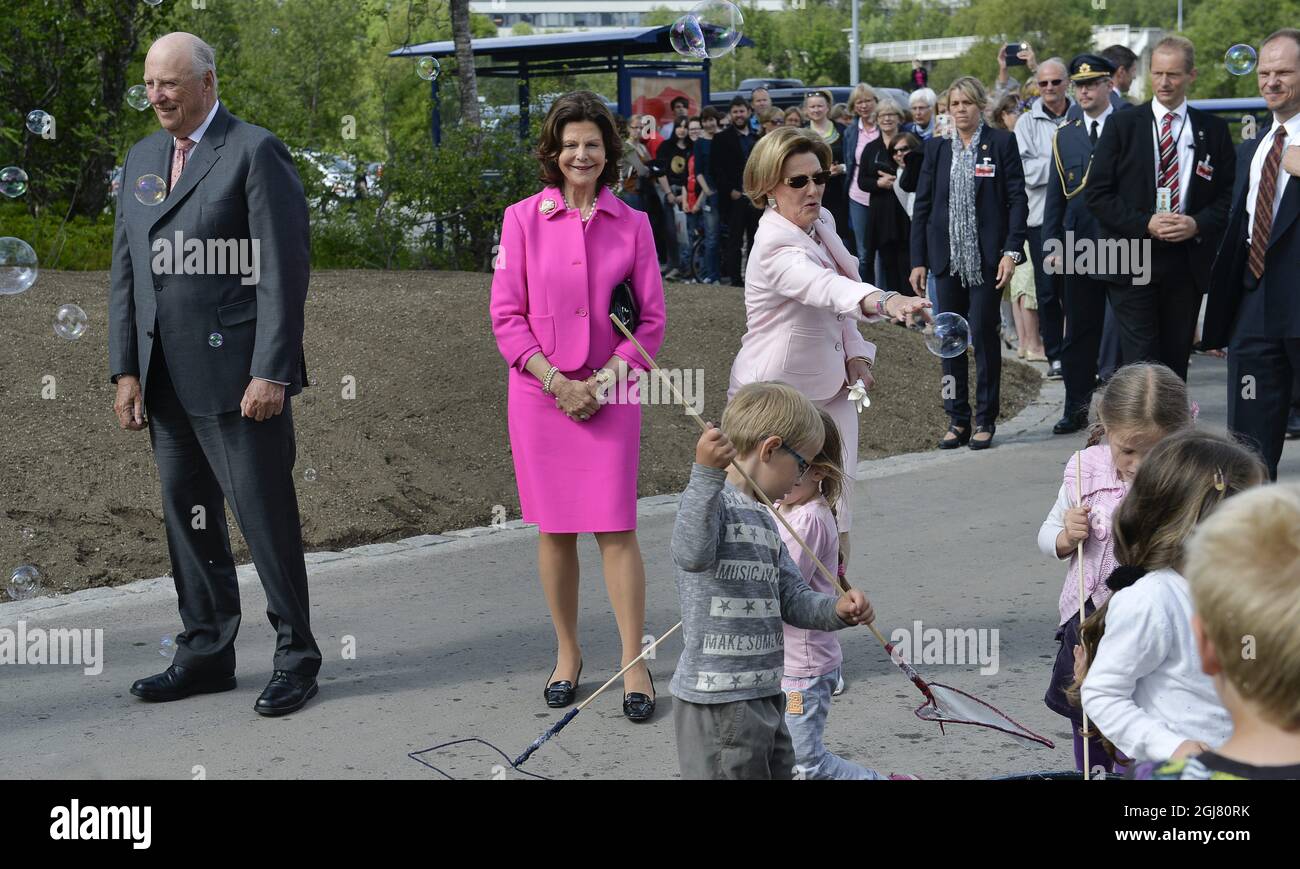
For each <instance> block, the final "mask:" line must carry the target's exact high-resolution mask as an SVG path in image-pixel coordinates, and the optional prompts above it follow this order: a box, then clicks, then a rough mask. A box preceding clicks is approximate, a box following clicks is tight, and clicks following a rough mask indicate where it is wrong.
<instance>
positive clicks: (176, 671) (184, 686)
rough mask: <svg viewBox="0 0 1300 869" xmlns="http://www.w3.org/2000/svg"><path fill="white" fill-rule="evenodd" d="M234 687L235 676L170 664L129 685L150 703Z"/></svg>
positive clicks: (136, 694)
mask: <svg viewBox="0 0 1300 869" xmlns="http://www.w3.org/2000/svg"><path fill="white" fill-rule="evenodd" d="M234 687H235V677H234V676H232V675H230V676H227V675H214V674H212V673H204V672H202V671H200V670H195V669H194V668H192V667H182V666H181V665H179V664H172V665H171V666H170V667H168V668H167V669H166V670H164V671H163V672H161V673H159V674H158V675H156V676H149V677H148V678H145V679H138V680H137V681H136V683H135V684H134V685H132V686H131V693H132V694H134V695H135V696H137V697H139V698H140V699H141V700H148V701H149V702H151V703H165V702H167V701H169V700H184V699H185V698H186V697H189V696H190V695H192V694H217V693H220V692H221V691H232V690H234Z"/></svg>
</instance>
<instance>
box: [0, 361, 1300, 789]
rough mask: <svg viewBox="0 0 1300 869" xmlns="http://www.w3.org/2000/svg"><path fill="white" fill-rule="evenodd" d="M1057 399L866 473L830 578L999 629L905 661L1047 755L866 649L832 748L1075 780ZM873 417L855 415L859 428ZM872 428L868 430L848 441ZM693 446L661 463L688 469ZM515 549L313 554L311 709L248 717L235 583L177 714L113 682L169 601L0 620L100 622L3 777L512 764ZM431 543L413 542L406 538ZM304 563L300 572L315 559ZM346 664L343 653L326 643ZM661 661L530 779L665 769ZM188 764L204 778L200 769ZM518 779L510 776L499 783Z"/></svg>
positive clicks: (650, 566) (538, 642)
mask: <svg viewBox="0 0 1300 869" xmlns="http://www.w3.org/2000/svg"><path fill="white" fill-rule="evenodd" d="M1223 376H1224V367H1223V363H1222V362H1220V361H1218V360H1213V359H1208V358H1204V357H1197V358H1196V359H1195V360H1194V363H1193V367H1192V373H1191V384H1192V393H1193V397H1194V398H1195V399H1196V400H1197V401H1198V402H1199V403H1200V406H1201V421H1202V424H1203V425H1205V426H1207V427H1217V428H1221V427H1222V425H1223V420H1224V395H1223V392H1224V390H1223V385H1222V384H1223ZM1059 400H1060V387H1059V385H1058V384H1049V385H1048V386H1047V387H1046V389H1045V390H1044V393H1043V396H1042V398H1041V399H1040V402H1039V403H1037V404H1035V405H1032V406H1031V407H1030V408H1028V409H1027V410H1026V412H1025V413H1023V414H1021V415H1020V416H1019V417H1018V418H1017V419H1016V420H1014V421H1010V422H1007V423H1004V424H1003V426H1002V428H1001V429H1000V430H999V432H998V445H997V447H996V448H995V449H992V450H989V451H987V452H983V453H971V452H969V451H967V450H958V451H955V452H954V453H940V452H937V451H936V452H933V453H926V454H916V455H912V456H902V457H896V458H894V459H887V460H881V461H878V462H871V463H866V465H865V474H866V476H867V481H866V482H865V484H864V485H861V486H859V488H858V493H859V494H858V496H857V497H858V499H859V503H858V504H856V505H855V509H856V511H857V515H858V516H860V517H861V519H860V522H861V525H860V527H859V528H858V529H857V530H856V532H855V544H854V552H853V563H852V565H851V574H850V576H851V578H852V579H853V580H855V581H856V583H857V584H858V585H859V586H861V587H863V588H865V589H866V590H867V592H868V594H869V595H870V596H871V598H872V600H873V602H874V604H875V607H876V611H877V613H879V622H878V624H879V625H880V627H881V628H882V629H883V630H884V631H885V633H886V634H888V633H889V632H890V631H891V630H893V629H895V628H907V629H909V630H910V629H912V627H913V624H914V622H915V621H918V620H919V621H920V622H922V624H923V626H924V627H926V628H941V629H945V628H963V629H964V628H976V629H990V630H991V629H996V630H997V631H998V638H999V644H998V652H999V655H998V670H997V672H996V673H993V674H989V675H981V674H980V672H979V669H980V668H979V666H978V664H971V665H940V664H922V665H921V666H920V667H919V669H920V670H921V672H922V673H923V674H925V675H927V676H928V677H929V678H931V679H933V680H936V681H941V682H947V683H950V684H952V685H954V686H957V687H961V688H963V689H965V690H967V691H970V692H972V693H974V694H976V695H978V696H979V697H981V698H984V699H985V700H987V701H989V702H990V703H993V704H995V705H997V706H999V707H1001V708H1002V709H1003V710H1004V711H1006V712H1008V713H1009V714H1011V715H1012V716H1013V717H1014V718H1016V719H1018V720H1020V721H1021V723H1023V724H1024V725H1025V726H1027V727H1029V728H1031V729H1034V730H1037V731H1039V732H1040V733H1043V734H1044V735H1047V736H1049V737H1050V738H1052V739H1054V740H1056V741H1057V745H1058V747H1057V748H1056V749H1055V750H1050V749H1047V748H1042V747H1035V746H1032V745H1027V744H1022V743H1019V742H1017V741H1015V740H1013V739H1011V738H1009V737H1006V736H1003V735H1001V734H998V733H995V732H992V731H986V730H982V729H975V728H962V727H950V728H948V731H947V734H946V735H943V734H940V732H939V730H938V728H937V727H936V726H934V725H932V724H929V723H926V722H923V721H920V720H918V719H917V718H916V717H915V716H914V715H913V714H912V709H913V708H915V707H916V706H917V705H918V702H919V699H920V695H919V694H917V693H916V691H915V689H914V688H913V687H912V686H911V685H910V683H908V682H907V681H905V680H904V679H903V678H902V677H901V676H900V675H898V673H897V671H896V670H895V669H894V667H893V665H892V664H891V663H890V662H889V661H888V659H887V658H886V656H885V655H884V653H883V652H882V651H881V649H880V648H879V646H878V645H877V644H876V642H875V640H874V639H873V638H872V637H871V635H870V634H869V633H868V632H866V631H865V630H861V629H856V630H855V629H850V630H848V631H845V632H843V633H842V634H841V638H842V639H843V642H844V650H845V661H846V662H845V672H846V676H847V679H848V682H849V688H848V691H847V692H846V693H845V694H844V695H843V696H842V697H840V698H837V699H836V701H835V704H834V710H833V712H832V714H831V717H830V722H829V727H828V730H827V742H828V744H829V745H830V746H831V747H832V749H833V750H835V751H837V752H838V753H840V754H842V755H844V756H847V757H851V758H853V759H855V760H857V761H859V762H861V763H865V764H869V765H872V766H875V767H876V768H878V769H881V770H885V771H906V772H913V773H917V774H919V775H922V776H924V777H927V778H930V777H933V778H982V777H987V776H992V775H999V774H1005V773H1010V772H1015V771H1029V770H1042V769H1065V768H1069V767H1070V766H1071V764H1072V756H1071V754H1070V748H1069V740H1068V737H1069V734H1068V729H1067V727H1066V726H1063V724H1064V720H1063V719H1061V718H1059V717H1057V716H1056V715H1054V714H1053V713H1051V712H1049V711H1048V710H1047V708H1046V707H1045V706H1044V705H1043V703H1042V699H1041V698H1042V694H1043V690H1044V688H1045V687H1046V681H1047V676H1048V672H1049V668H1050V664H1051V658H1052V655H1053V654H1054V653H1055V647H1054V644H1053V642H1052V634H1053V630H1054V626H1055V619H1056V599H1057V595H1058V593H1059V590H1060V584H1061V582H1062V580H1063V569H1062V567H1061V566H1059V565H1057V564H1053V563H1050V562H1048V561H1045V560H1044V559H1043V558H1042V557H1041V556H1040V555H1039V553H1038V551H1037V547H1036V545H1035V535H1036V533H1037V530H1038V526H1039V524H1040V523H1041V521H1042V519H1043V516H1044V515H1045V514H1046V512H1047V510H1048V509H1049V507H1050V506H1051V504H1052V502H1053V500H1054V498H1055V495H1056V490H1057V486H1058V485H1059V481H1060V478H1061V472H1062V467H1063V465H1064V462H1065V460H1066V459H1067V458H1068V456H1069V454H1070V452H1071V451H1072V450H1073V449H1074V448H1075V447H1076V446H1078V445H1079V444H1080V443H1081V441H1082V438H1074V437H1071V438H1063V437H1053V436H1052V434H1051V433H1050V429H1051V424H1052V422H1053V421H1054V420H1055V419H1056V417H1057V416H1058V415H1059V407H1060V405H1059ZM868 413H870V411H868ZM868 424H869V423H868ZM691 446H692V445H691V444H687V443H683V445H682V456H683V460H684V461H690V456H691ZM1282 474H1283V476H1284V477H1290V478H1291V479H1297V478H1300V445H1298V444H1297V443H1296V442H1292V443H1290V444H1288V446H1287V450H1286V453H1285V454H1284V457H1283V466H1282ZM666 500H668V499H659V503H657V504H647V505H645V509H644V510H643V516H642V520H641V530H640V537H641V543H642V549H643V551H644V553H645V559H646V568H647V573H648V576H649V589H648V594H647V599H648V602H647V624H648V626H649V630H651V631H653V632H658V631H662V630H664V629H666V628H668V627H670V626H672V625H673V624H674V623H675V622H676V621H677V620H678V618H679V611H678V607H677V599H676V594H675V592H674V589H673V579H672V569H671V562H670V560H669V556H668V540H669V535H670V534H671V530H672V520H673V507H672V504H671V503H665V501H666ZM534 540H535V531H533V530H531V529H527V528H525V529H518V530H506V531H500V532H497V533H494V534H491V535H488V536H475V537H468V538H463V539H455V540H453V541H451V542H439V543H434V545H426V546H422V547H419V548H402V547H394V546H383V545H381V546H380V547H377V549H378V550H380V551H383V550H387V549H397V550H398V551H396V552H392V553H391V554H367V555H363V556H351V557H345V558H337V559H335V560H330V561H324V560H320V561H318V563H315V564H313V565H312V567H311V581H312V599H313V600H312V610H313V612H312V618H313V622H314V626H315V629H316V631H317V635H318V638H319V641H320V644H321V647H322V649H323V650H324V651H325V653H326V663H325V668H324V670H323V671H322V688H321V693H320V696H319V697H318V698H317V699H316V700H314V701H312V703H311V704H310V705H309V706H308V708H307V709H305V710H304V711H303V712H300V713H298V714H297V715H293V716H289V717H287V718H282V719H263V718H261V717H259V716H258V715H256V714H254V712H253V711H252V704H253V701H254V700H255V699H256V697H257V695H258V693H259V692H260V691H261V689H262V687H263V686H264V685H265V683H266V680H267V679H268V678H269V675H270V673H269V664H270V653H271V649H272V640H273V637H272V633H271V630H270V628H269V626H268V625H267V623H266V620H265V618H264V617H263V615H262V611H263V608H264V597H263V594H262V591H261V588H260V586H259V585H257V582H256V577H255V575H254V574H253V573H252V571H251V569H249V568H243V569H241V575H242V577H243V583H244V586H243V592H244V608H245V612H246V615H247V618H246V619H245V621H244V625H243V630H242V632H241V635H240V639H239V650H240V660H239V668H238V672H237V675H238V678H239V688H238V689H237V690H236V691H233V692H230V693H226V694H219V695H211V696H204V697H196V698H190V699H189V700H186V701H182V702H180V703H170V704H146V703H142V702H139V701H137V700H135V699H134V698H133V697H131V696H130V695H129V694H128V693H127V690H126V689H127V688H128V687H129V686H130V683H131V682H132V680H134V679H136V678H138V677H140V676H143V675H147V674H149V673H152V672H156V671H158V670H160V669H162V667H163V666H164V665H165V663H166V662H165V660H164V658H163V657H161V656H160V653H159V645H160V638H161V637H163V636H165V635H170V634H173V633H175V632H176V631H177V630H179V624H178V621H177V616H176V608H175V599H174V592H173V591H172V590H171V588H170V585H169V583H167V582H162V581H151V582H142V583H137V584H135V585H134V586H130V587H127V588H126V589H118V590H93V591H91V592H88V593H86V592H83V593H81V594H79V595H76V596H72V597H70V598H66V599H62V602H61V603H59V604H58V605H55V606H51V605H50V604H51V603H54V602H55V601H51V600H37V601H31V602H25V603H20V604H6V605H0V629H6V628H7V629H15V627H16V623H17V622H18V620H19V619H22V620H24V621H25V622H26V624H27V627H28V628H32V627H61V628H91V629H95V628H101V629H103V632H104V646H105V654H104V667H103V671H102V673H100V674H98V675H94V676H88V675H85V674H84V673H83V671H82V668H81V667H74V666H37V665H26V666H17V665H14V666H4V667H0V697H3V706H0V718H2V719H3V723H2V724H0V728H2V729H3V733H4V740H3V745H2V746H0V776H6V777H39V778H60V777H83V776H90V777H106V778H107V777H148V778H164V779H166V778H194V777H196V776H198V775H200V774H203V775H205V776H206V777H207V778H212V779H224V778H260V777H271V778H293V777H343V778H417V779H437V778H439V776H438V775H437V774H436V773H434V772H432V771H431V770H429V769H427V768H425V767H424V766H421V765H420V764H419V763H417V762H415V761H414V760H411V759H410V758H408V757H407V754H408V753H409V752H412V751H418V750H421V749H425V748H428V747H430V746H433V745H435V744H438V743H444V742H447V741H450V740H454V739H462V738H469V737H479V738H482V739H486V740H489V741H491V742H494V743H496V744H497V745H499V746H501V747H502V748H503V749H504V750H505V751H507V752H510V753H511V754H512V755H513V754H514V753H516V752H518V751H519V750H521V749H522V748H523V747H524V746H526V745H527V744H528V743H529V741H530V740H532V739H533V738H534V737H535V736H537V735H538V734H540V733H541V732H542V731H543V730H544V729H545V728H546V727H547V726H549V724H550V723H552V722H553V721H555V720H556V715H555V713H554V712H553V711H552V710H549V709H547V708H546V707H545V705H544V703H543V702H542V700H541V697H540V696H539V694H540V691H541V688H542V683H543V681H544V680H545V679H546V677H547V675H548V674H549V673H550V671H551V666H552V664H553V657H552V656H553V647H552V643H553V637H552V633H551V627H550V622H549V619H548V617H547V615H546V609H545V606H544V605H543V602H542V596H541V591H540V588H539V586H538V582H537V579H536V559H535V548H534ZM417 542H425V543H429V542H432V541H417ZM580 549H581V556H582V566H583V571H584V574H583V575H584V578H585V580H584V584H583V586H582V594H581V602H582V614H581V619H582V625H583V630H584V654H585V657H586V671H585V673H584V674H583V690H582V692H581V695H580V696H581V697H584V698H585V697H586V696H588V694H589V693H590V692H591V691H593V690H594V689H595V688H596V687H597V685H598V684H600V682H602V681H604V679H605V678H607V677H608V675H609V674H612V673H613V672H614V670H615V669H616V664H617V656H618V645H617V638H616V632H615V629H614V622H613V617H612V614H611V613H610V612H609V602H608V598H607V597H606V594H605V589H604V584H603V582H601V581H600V579H599V558H598V553H597V550H596V547H595V544H594V541H590V540H586V541H584V542H583V543H582V544H581V547H580ZM332 557H333V556H330V555H318V556H315V557H314V558H313V560H317V559H326V558H332ZM348 637H351V638H354V639H355V648H356V655H355V658H354V659H344V657H343V654H342V653H343V648H344V643H345V640H346V638H348ZM680 648H681V646H680V642H679V640H678V638H677V637H672V638H670V639H669V640H668V641H667V642H666V643H665V644H664V647H661V650H660V653H659V655H658V660H657V661H655V662H654V664H653V666H652V671H653V673H654V674H655V676H656V680H657V683H658V685H659V693H660V700H659V710H660V711H659V713H658V714H657V715H656V718H655V719H654V721H652V722H651V723H649V724H644V725H633V724H631V723H630V722H627V721H626V720H624V719H623V717H622V715H621V709H620V695H619V693H618V692H617V691H614V690H611V691H608V692H606V693H605V694H603V695H601V696H600V697H599V698H597V699H596V701H595V702H594V703H593V704H592V705H591V706H590V707H588V708H587V710H586V711H584V712H583V713H582V714H581V715H580V716H578V718H577V719H575V720H574V721H573V722H572V723H571V724H570V725H569V726H568V728H567V729H566V730H565V731H564V732H563V733H562V734H561V735H560V736H558V737H557V738H556V739H554V740H552V741H551V742H550V743H548V744H547V745H546V746H545V747H543V748H542V750H541V751H540V752H539V753H538V754H537V755H536V756H535V758H534V759H533V760H532V761H530V762H529V763H528V765H527V766H526V767H525V769H528V770H530V771H532V772H535V773H538V774H542V775H547V776H556V777H563V778H639V777H656V778H663V777H671V776H675V775H676V774H677V761H676V753H675V748H674V740H673V732H672V718H671V704H672V698H671V697H670V696H669V695H668V693H667V684H668V680H669V678H670V676H671V674H672V670H673V666H674V663H675V661H676V657H677V654H678V653H679V651H680ZM437 757H438V758H439V761H438V762H439V763H440V764H442V765H444V766H445V767H447V768H449V769H452V770H454V771H456V772H458V773H460V774H465V775H476V776H482V777H487V776H490V775H492V765H493V764H495V763H499V758H494V757H493V756H491V754H490V752H489V751H488V750H487V749H485V748H482V747H480V746H476V747H475V748H474V750H465V751H461V752H459V753H457V754H454V755H452V754H449V753H445V752H444V753H440V754H438V755H437ZM200 767H201V768H202V769H201V770H200V769H199V768H200ZM509 775H510V776H512V777H513V776H517V775H518V774H517V773H513V772H511V773H509Z"/></svg>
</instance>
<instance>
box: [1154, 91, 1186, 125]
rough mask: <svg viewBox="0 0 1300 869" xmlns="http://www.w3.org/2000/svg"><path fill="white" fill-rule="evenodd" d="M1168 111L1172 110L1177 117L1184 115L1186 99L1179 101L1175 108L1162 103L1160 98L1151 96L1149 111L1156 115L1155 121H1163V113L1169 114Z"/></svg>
mask: <svg viewBox="0 0 1300 869" xmlns="http://www.w3.org/2000/svg"><path fill="white" fill-rule="evenodd" d="M1170 112H1173V113H1174V114H1175V115H1177V116H1178V117H1179V119H1182V118H1183V117H1185V116H1186V115H1187V100H1186V99H1184V100H1183V101H1182V102H1181V103H1179V104H1178V106H1177V107H1176V108H1169V107H1168V106H1165V105H1164V104H1162V103H1161V102H1160V100H1158V99H1156V98H1155V97H1152V98H1151V113H1152V114H1153V115H1155V116H1156V120H1157V121H1163V120H1164V119H1165V115H1167V114H1169V113H1170Z"/></svg>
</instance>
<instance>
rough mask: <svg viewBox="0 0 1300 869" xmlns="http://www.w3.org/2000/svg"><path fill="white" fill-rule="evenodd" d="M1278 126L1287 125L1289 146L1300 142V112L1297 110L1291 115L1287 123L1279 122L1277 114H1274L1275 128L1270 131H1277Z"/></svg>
mask: <svg viewBox="0 0 1300 869" xmlns="http://www.w3.org/2000/svg"><path fill="white" fill-rule="evenodd" d="M1278 127H1286V141H1287V146H1288V147H1289V146H1291V145H1296V144H1300V112H1296V113H1295V114H1294V115H1292V116H1291V117H1290V119H1289V120H1287V122H1286V123H1285V124H1279V123H1278V121H1277V115H1274V116H1273V129H1272V130H1270V131H1269V132H1271V133H1275V132H1276V130H1277V128H1278Z"/></svg>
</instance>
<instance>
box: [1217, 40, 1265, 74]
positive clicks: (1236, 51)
mask: <svg viewBox="0 0 1300 869" xmlns="http://www.w3.org/2000/svg"><path fill="white" fill-rule="evenodd" d="M1256 60H1258V56H1257V55H1256V54H1255V49H1254V48H1253V47H1252V46H1249V45H1244V44H1238V45H1234V46H1233V47H1232V48H1229V49H1228V51H1227V53H1225V54H1224V55H1223V67H1224V69H1226V70H1227V71H1228V72H1230V73H1232V74H1233V75H1248V74H1249V73H1251V72H1254V70H1255V61H1256Z"/></svg>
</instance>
